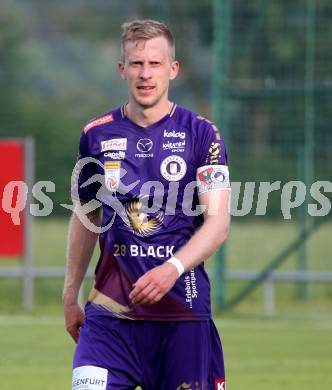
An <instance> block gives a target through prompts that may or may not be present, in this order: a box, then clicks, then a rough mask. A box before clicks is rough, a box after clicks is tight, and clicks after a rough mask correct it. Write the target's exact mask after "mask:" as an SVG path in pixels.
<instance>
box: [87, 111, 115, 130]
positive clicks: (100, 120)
mask: <svg viewBox="0 0 332 390" xmlns="http://www.w3.org/2000/svg"><path fill="white" fill-rule="evenodd" d="M113 119H114V118H113V115H112V114H109V115H105V116H103V117H102V118H98V119H95V120H93V121H92V122H89V123H88V124H87V125H86V126H85V127H84V129H83V131H84V133H87V132H88V131H89V130H90V129H92V128H93V127H96V126H100V125H104V124H105V123H108V122H112V121H113Z"/></svg>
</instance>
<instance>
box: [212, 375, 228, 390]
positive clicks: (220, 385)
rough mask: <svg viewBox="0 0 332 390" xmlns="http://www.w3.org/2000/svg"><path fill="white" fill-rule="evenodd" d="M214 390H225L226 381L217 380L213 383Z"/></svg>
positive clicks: (222, 379)
mask: <svg viewBox="0 0 332 390" xmlns="http://www.w3.org/2000/svg"><path fill="white" fill-rule="evenodd" d="M214 384H215V390H226V381H225V379H224V378H218V379H216V380H215V381H214Z"/></svg>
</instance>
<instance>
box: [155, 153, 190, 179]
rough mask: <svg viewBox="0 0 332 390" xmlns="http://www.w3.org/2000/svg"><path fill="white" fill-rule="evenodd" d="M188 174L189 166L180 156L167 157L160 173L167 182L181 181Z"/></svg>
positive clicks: (161, 165)
mask: <svg viewBox="0 0 332 390" xmlns="http://www.w3.org/2000/svg"><path fill="white" fill-rule="evenodd" d="M186 172H187V164H186V162H185V161H184V159H183V158H182V157H180V156H177V155H173V156H168V157H166V158H165V159H164V160H163V161H162V163H161V164H160V173H161V174H162V175H163V177H164V178H165V179H166V180H169V181H179V180H181V179H182V178H183V177H184V175H185V174H186Z"/></svg>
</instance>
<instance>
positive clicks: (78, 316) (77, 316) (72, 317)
mask: <svg viewBox="0 0 332 390" xmlns="http://www.w3.org/2000/svg"><path fill="white" fill-rule="evenodd" d="M64 314H65V325H66V329H67V332H68V333H69V334H70V335H71V337H72V338H73V339H74V341H75V343H76V344H77V342H78V338H79V335H80V327H81V326H82V325H83V321H84V311H83V309H82V308H81V306H80V305H79V304H78V303H72V304H66V303H65V305H64Z"/></svg>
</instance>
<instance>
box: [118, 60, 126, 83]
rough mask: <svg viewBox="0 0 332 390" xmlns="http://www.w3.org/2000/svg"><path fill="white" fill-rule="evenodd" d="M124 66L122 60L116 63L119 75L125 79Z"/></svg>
mask: <svg viewBox="0 0 332 390" xmlns="http://www.w3.org/2000/svg"><path fill="white" fill-rule="evenodd" d="M124 68H125V66H124V63H123V62H119V63H118V70H119V73H120V77H121V78H122V80H126V75H125V70H124Z"/></svg>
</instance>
